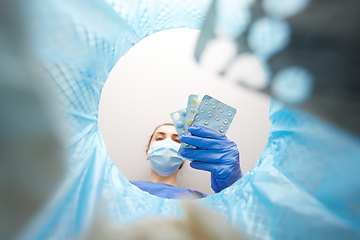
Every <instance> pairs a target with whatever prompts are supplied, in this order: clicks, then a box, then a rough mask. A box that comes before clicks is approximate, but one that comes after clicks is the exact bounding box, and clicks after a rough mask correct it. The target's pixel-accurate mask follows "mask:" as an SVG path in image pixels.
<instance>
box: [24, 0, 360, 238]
mask: <svg viewBox="0 0 360 240" xmlns="http://www.w3.org/2000/svg"><path fill="white" fill-rule="evenodd" d="M29 2H30V4H28V6H27V7H26V10H27V11H28V12H29V14H31V16H32V18H31V22H30V23H29V24H31V26H35V27H36V28H35V29H34V31H35V33H36V34H33V35H34V39H33V40H34V41H33V42H34V43H35V45H34V51H35V52H36V53H37V55H38V57H39V59H40V60H41V61H42V62H43V64H44V66H45V68H46V70H47V74H48V75H49V76H50V77H51V78H52V79H53V82H54V83H55V86H54V88H55V90H56V95H55V96H56V97H57V98H58V99H59V101H60V102H61V103H62V105H63V107H64V110H65V113H66V119H67V122H68V124H69V126H70V130H69V133H68V134H69V136H70V140H69V152H70V158H69V160H68V169H69V170H68V172H67V174H66V177H65V180H64V181H63V182H62V184H61V186H60V187H59V189H57V191H56V194H55V195H54V196H53V197H52V199H51V200H50V201H49V202H48V203H47V205H46V206H45V207H44V208H43V209H42V211H41V212H39V213H38V214H37V215H36V217H35V218H34V219H32V221H31V225H29V226H28V228H26V229H24V230H23V232H22V233H21V234H20V235H19V236H18V237H19V238H23V239H72V238H74V237H78V236H82V235H83V234H84V233H85V232H86V231H87V230H88V228H89V226H90V223H91V221H92V219H93V217H94V215H95V212H96V210H97V207H98V206H99V204H100V203H102V204H103V208H105V212H107V213H108V214H109V216H110V217H111V218H112V219H113V220H115V221H119V222H122V223H124V224H128V223H131V222H134V221H136V220H139V219H143V218H144V217H148V216H151V215H161V216H181V215H182V212H181V210H180V208H179V205H178V200H168V199H161V198H158V197H155V196H151V195H150V194H148V193H145V192H143V191H141V190H140V189H138V188H137V187H135V186H133V185H131V184H130V183H129V181H128V180H127V179H125V177H124V176H123V174H122V173H121V172H120V171H119V169H117V168H116V166H115V165H114V164H113V163H112V161H111V159H110V158H109V156H108V154H107V150H106V146H105V144H104V141H103V139H102V137H101V135H100V133H99V129H98V125H97V117H98V105H99V100H100V94H101V90H102V87H103V84H104V83H105V81H106V79H107V77H108V73H109V71H110V70H111V69H112V67H113V66H114V64H115V63H116V62H117V60H118V59H119V58H120V57H121V56H123V55H124V54H125V53H126V52H127V51H128V50H129V49H130V48H131V47H132V46H133V45H134V44H136V43H137V42H139V41H140V40H141V39H143V38H144V37H146V36H148V35H150V34H152V33H155V32H158V31H161V30H164V29H170V28H179V27H185V26H186V27H190V28H196V29H199V28H200V27H201V24H202V22H203V21H204V18H205V16H206V12H207V9H208V7H209V1H193V0H183V1H172V0H168V1H155V0H154V1H141V0H137V1H135V0H132V1H121V0H109V1H108V2H104V1H102V0H91V1H90V0H79V1H73V0H62V1H45V2H44V1H37V0H32V1H29ZM270 120H271V122H272V127H271V130H270V133H269V139H268V143H267V145H266V147H265V149H264V151H263V154H262V155H261V156H260V159H259V162H258V164H257V165H256V166H255V167H254V168H253V169H252V170H251V171H249V172H248V173H247V174H245V175H244V176H243V177H242V178H241V179H240V180H239V181H237V182H236V183H235V184H233V185H232V186H231V187H229V188H226V189H225V190H223V191H221V192H220V193H218V194H216V195H209V196H207V197H206V198H204V199H200V200H196V201H197V202H198V203H200V204H202V205H204V206H206V207H208V208H210V209H211V210H213V211H215V212H217V213H219V214H221V215H222V216H224V217H225V218H226V219H228V221H229V222H230V223H231V224H233V225H234V226H236V227H238V228H239V229H242V230H243V231H245V232H246V233H247V234H249V235H250V236H252V238H254V239H359V238H360V230H359V229H360V227H359V226H360V207H359V205H360V181H359V173H358V172H359V169H360V161H359V156H360V140H359V138H358V137H357V136H352V135H350V134H348V133H345V132H344V131H342V130H339V129H337V128H335V127H333V126H330V125H327V124H326V123H324V122H323V121H321V120H318V119H315V118H314V117H312V116H309V115H307V114H304V113H302V112H298V111H294V110H289V109H283V108H281V106H280V105H279V104H275V103H273V104H272V106H271V110H270ZM239 134H241V133H239ZM126 160H127V159H126Z"/></svg>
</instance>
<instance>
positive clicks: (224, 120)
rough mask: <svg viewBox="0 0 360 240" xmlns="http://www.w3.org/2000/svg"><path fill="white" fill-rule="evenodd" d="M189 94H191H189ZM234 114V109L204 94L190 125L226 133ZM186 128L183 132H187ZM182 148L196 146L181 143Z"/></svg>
mask: <svg viewBox="0 0 360 240" xmlns="http://www.w3.org/2000/svg"><path fill="white" fill-rule="evenodd" d="M190 96H191V95H190ZM235 114H236V109H235V108H233V107H230V106H229V105H226V104H225V103H223V102H221V101H219V100H217V99H215V98H213V97H211V96H209V95H205V96H204V97H203V98H202V100H201V102H200V103H199V105H198V108H197V110H196V113H195V115H194V118H193V120H192V121H191V125H193V126H202V127H206V128H210V129H212V130H214V131H216V132H219V133H221V134H224V135H226V133H227V130H228V129H229V127H230V124H231V122H232V121H233V119H234V116H235ZM187 129H188V128H186V131H185V134H188V131H187ZM182 148H196V147H194V146H191V145H189V144H181V147H180V149H182Z"/></svg>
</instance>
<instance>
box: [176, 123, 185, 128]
mask: <svg viewBox="0 0 360 240" xmlns="http://www.w3.org/2000/svg"><path fill="white" fill-rule="evenodd" d="M176 126H177V127H178V128H182V127H183V126H184V124H183V123H182V122H178V123H177V125H176Z"/></svg>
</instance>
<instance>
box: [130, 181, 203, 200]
mask: <svg viewBox="0 0 360 240" xmlns="http://www.w3.org/2000/svg"><path fill="white" fill-rule="evenodd" d="M131 183H132V184H133V185H135V186H137V187H138V188H140V189H141V190H143V191H145V192H148V193H150V194H151V195H155V196H158V197H162V198H168V199H198V198H204V197H206V196H207V195H206V194H204V193H202V192H199V191H196V190H191V189H186V188H179V187H174V186H171V185H168V184H165V183H154V182H141V181H131Z"/></svg>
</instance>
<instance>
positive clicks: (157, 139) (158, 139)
mask: <svg viewBox="0 0 360 240" xmlns="http://www.w3.org/2000/svg"><path fill="white" fill-rule="evenodd" d="M155 140H156V141H161V140H164V138H156V139H155Z"/></svg>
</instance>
